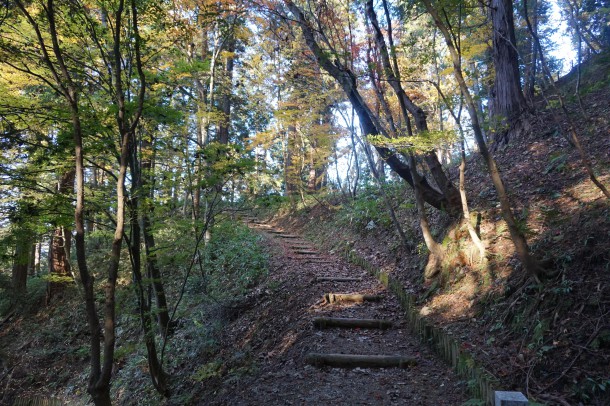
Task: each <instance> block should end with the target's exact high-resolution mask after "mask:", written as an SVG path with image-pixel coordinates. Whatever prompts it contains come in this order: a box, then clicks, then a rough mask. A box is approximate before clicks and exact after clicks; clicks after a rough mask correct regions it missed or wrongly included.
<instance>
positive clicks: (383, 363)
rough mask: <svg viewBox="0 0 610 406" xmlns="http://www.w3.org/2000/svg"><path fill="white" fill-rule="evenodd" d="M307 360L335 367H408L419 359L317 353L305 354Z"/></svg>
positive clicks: (415, 363)
mask: <svg viewBox="0 0 610 406" xmlns="http://www.w3.org/2000/svg"><path fill="white" fill-rule="evenodd" d="M305 362H307V363H308V364H310V365H314V366H324V365H326V366H329V367H333V368H408V367H411V366H415V365H417V360H415V359H413V358H408V357H401V356H396V355H353V354H316V353H310V354H307V355H306V356H305Z"/></svg>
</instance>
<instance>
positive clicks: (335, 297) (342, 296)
mask: <svg viewBox="0 0 610 406" xmlns="http://www.w3.org/2000/svg"><path fill="white" fill-rule="evenodd" d="M324 299H325V300H326V302H327V303H337V302H355V303H362V302H378V301H380V300H381V299H382V297H381V296H378V295H361V294H359V293H327V294H325V295H324Z"/></svg>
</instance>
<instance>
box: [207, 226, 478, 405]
mask: <svg viewBox="0 0 610 406" xmlns="http://www.w3.org/2000/svg"><path fill="white" fill-rule="evenodd" d="M248 225H249V226H250V227H252V228H254V229H256V230H257V231H258V232H260V233H261V234H262V235H264V236H265V243H266V244H267V246H268V249H269V251H270V252H271V258H270V265H271V272H270V275H269V279H268V281H267V283H266V286H267V289H265V290H262V291H259V292H258V293H257V294H255V296H253V298H252V300H250V301H249V304H248V305H247V306H245V307H246V308H244V309H243V311H241V312H240V314H238V315H237V316H236V318H235V319H234V321H233V322H232V323H231V325H230V326H229V327H228V331H226V333H225V337H224V339H223V346H224V348H225V350H224V351H225V352H226V356H225V358H228V357H229V355H230V354H231V353H233V357H235V354H238V355H237V356H243V357H246V358H251V360H250V364H251V365H255V366H254V367H252V368H251V369H250V370H249V372H248V373H247V374H244V375H243V376H242V377H240V378H239V379H237V380H235V379H234V380H231V381H227V380H223V381H222V382H221V383H220V387H215V388H214V394H213V395H211V396H210V397H209V398H208V399H206V403H211V404H223V405H224V404H227V405H229V404H230V405H262V404H273V405H279V404H282V405H284V404H286V405H291V404H294V405H314V404H316V405H317V404H324V403H327V402H335V403H340V404H354V405H365V404H369V405H370V404H376V405H377V404H379V405H381V404H383V405H391V404H401V405H460V404H462V403H463V402H465V401H466V400H467V399H468V396H467V394H465V384H464V382H461V381H460V380H459V378H458V377H456V376H455V375H454V374H453V372H452V371H451V368H450V367H449V366H448V365H446V364H444V363H443V362H442V361H440V360H439V359H437V358H436V357H435V356H434V354H433V353H432V352H431V350H430V349H428V348H427V347H426V346H425V345H423V344H421V343H420V341H419V339H418V338H417V337H414V336H412V335H411V333H410V332H409V331H408V329H407V326H406V323H405V321H404V320H403V319H402V312H401V309H400V306H399V304H398V301H397V300H396V299H395V298H394V297H393V296H392V295H391V293H390V292H388V291H386V289H385V287H383V286H382V285H381V284H379V283H378V282H377V281H376V280H374V279H373V278H372V277H371V276H369V275H368V274H367V273H366V272H365V271H363V270H361V269H358V268H357V267H355V266H353V265H351V264H348V263H346V262H345V261H343V260H342V259H339V258H337V257H335V256H333V255H330V254H322V253H320V252H317V251H316V250H315V248H314V247H313V246H312V244H311V243H309V242H307V241H305V240H303V239H301V238H300V237H299V236H296V235H294V234H291V233H289V232H287V231H284V230H280V229H276V228H274V227H272V226H270V225H266V224H261V223H258V222H256V221H255V220H250V221H249V222H248ZM336 278H340V279H339V280H337V279H336ZM345 293H348V294H363V295H372V296H375V298H374V299H377V300H373V301H363V302H349V301H336V302H334V303H329V301H328V299H329V297H327V298H325V295H328V294H345ZM330 299H331V301H332V296H331V297H330ZM317 318H324V319H323V320H317V321H316V324H317V327H316V326H315V325H314V319H317ZM329 318H340V320H339V321H338V323H340V324H341V323H348V324H349V323H353V322H354V320H355V319H357V320H360V319H368V321H367V320H365V321H364V323H365V324H366V323H369V324H370V323H373V324H376V325H375V326H373V327H376V328H350V327H347V328H337V327H330V326H328V323H331V324H332V323H333V322H335V321H333V320H331V321H329V320H327V319H329ZM345 319H349V320H347V321H346V320H345ZM342 320H343V321H342ZM371 320H374V321H371ZM356 322H357V323H358V322H359V321H356ZM378 327H381V328H378ZM240 354H243V355H240ZM246 354H247V355H246ZM316 354H317V355H316ZM328 354H335V356H333V357H331V359H330V362H335V361H337V360H336V358H339V360H338V362H339V363H340V365H342V366H344V367H342V368H333V367H330V366H326V365H321V364H324V363H325V360H324V356H326V355H328ZM337 355H338V356H337ZM345 355H357V357H347V358H348V360H347V361H346V360H345V359H344V358H345ZM362 355H367V356H391V358H389V361H390V362H394V363H395V365H394V367H389V368H368V367H366V365H369V364H362V365H360V364H359V363H360V362H361V361H362V359H361V358H362V357H359V356H362ZM321 357H322V359H321ZM397 357H399V358H398V361H397ZM354 358H355V359H354ZM326 361H328V360H326ZM365 361H366V362H378V361H379V359H378V358H375V357H373V358H367V359H366V360H365ZM381 361H383V362H385V361H388V359H387V358H383V359H382V360H381ZM345 362H347V363H348V364H345ZM353 362H356V364H353ZM396 362H398V363H397V364H396ZM202 400H203V399H202Z"/></svg>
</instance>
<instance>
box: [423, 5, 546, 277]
mask: <svg viewBox="0 0 610 406" xmlns="http://www.w3.org/2000/svg"><path fill="white" fill-rule="evenodd" d="M423 3H424V5H425V6H426V9H427V11H428V13H429V14H430V15H431V16H432V18H433V19H434V22H435V24H436V26H437V27H438V28H439V30H440V31H441V33H442V34H443V36H444V38H445V42H446V43H447V47H448V49H449V52H450V54H451V59H452V61H453V72H454V75H455V78H456V80H457V82H458V84H459V86H460V90H461V91H462V95H463V96H464V98H465V100H466V106H467V108H468V114H469V115H470V120H471V123H472V129H473V132H474V137H475V141H476V143H477V146H478V147H479V152H480V153H481V156H482V157H483V159H484V161H485V164H486V165H487V170H488V172H489V174H490V176H491V180H492V183H493V185H494V187H495V189H496V193H497V194H498V198H499V200H500V208H501V212H502V217H503V218H504V221H505V222H506V225H507V226H508V230H509V233H510V236H511V240H512V242H513V244H514V246H515V250H516V252H517V255H518V256H519V259H520V260H521V263H522V264H523V268H524V269H525V270H526V272H528V273H529V274H530V275H533V276H535V277H538V276H539V274H540V272H541V271H542V269H541V267H540V264H539V263H538V261H536V260H535V258H534V257H532V256H531V254H530V249H529V247H528V245H527V240H526V238H525V236H524V235H523V232H522V231H521V230H520V228H519V227H518V225H517V222H516V220H515V218H514V216H513V213H512V209H511V205H510V201H509V199H508V194H507V193H506V189H505V188H504V182H503V181H502V178H501V176H500V172H499V170H498V167H497V165H496V161H495V160H494V159H493V157H492V156H491V153H490V152H489V150H488V149H487V144H486V143H485V140H484V138H483V132H482V131H481V125H480V123H479V117H478V115H477V112H476V105H475V102H474V99H473V98H472V95H471V94H470V89H468V86H467V85H466V81H465V80H464V75H463V74H462V64H461V57H460V54H459V51H458V50H457V49H456V46H455V44H454V43H453V40H452V37H451V33H450V32H449V29H448V28H447V26H446V25H445V24H443V22H442V20H441V18H440V16H439V14H438V12H437V10H436V9H435V8H434V7H433V6H432V3H431V2H430V0H423ZM467 221H470V219H467Z"/></svg>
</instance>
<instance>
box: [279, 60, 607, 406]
mask: <svg viewBox="0 0 610 406" xmlns="http://www.w3.org/2000/svg"><path fill="white" fill-rule="evenodd" d="M608 72H610V56H609V55H602V56H599V57H598V58H596V59H594V60H593V61H591V62H589V63H588V64H587V65H586V66H584V67H583V76H582V80H581V83H580V93H581V102H582V106H583V109H584V110H583V109H581V108H580V107H579V103H578V100H577V98H576V97H575V96H574V94H575V93H574V92H575V87H574V86H575V83H576V78H575V77H574V75H575V73H572V74H571V75H569V76H567V77H566V78H563V79H562V80H561V81H560V83H561V84H562V89H563V91H564V93H565V96H566V99H567V100H568V101H569V102H570V105H569V110H570V114H571V115H572V118H573V120H574V121H575V122H576V124H577V132H578V133H579V134H580V137H581V142H582V144H583V146H584V148H585V150H586V151H587V152H588V154H590V155H589V158H590V159H591V162H592V165H593V167H594V170H595V171H596V173H597V176H598V178H599V179H600V180H601V181H602V182H603V183H604V184H605V185H606V186H608V185H610V105H609V104H608V100H610V86H609V85H610V75H609V73H608ZM547 97H549V99H550V103H551V106H556V105H557V102H556V101H555V100H553V98H552V97H551V96H550V95H548V94H547ZM536 108H537V111H536V113H535V114H532V115H531V116H529V117H528V123H529V126H528V127H527V128H528V129H527V131H521V132H520V133H519V134H513V135H512V138H511V139H510V142H509V143H508V145H505V146H502V147H500V148H497V149H496V151H495V157H496V159H497V162H498V165H499V167H500V169H501V171H502V175H503V177H504V179H505V182H506V184H507V186H508V189H509V191H510V193H511V200H512V203H513V208H514V213H515V214H516V216H517V218H518V219H519V221H520V222H521V224H522V227H523V229H524V231H525V232H526V234H527V236H528V240H529V244H530V246H531V247H532V249H533V252H534V253H535V255H536V256H537V257H538V258H539V259H541V260H543V261H544V263H545V265H546V266H547V268H548V269H549V270H550V271H551V276H549V277H548V278H547V279H545V280H543V281H542V283H538V282H537V281H535V280H534V279H532V278H530V277H528V275H526V274H524V272H523V271H522V269H521V267H520V265H519V261H518V260H517V258H516V256H515V254H514V249H513V247H512V244H511V242H510V240H509V238H508V232H507V229H506V227H505V225H504V223H503V221H502V220H501V216H500V212H499V207H498V203H497V199H496V196H495V191H494V189H493V186H492V184H491V181H490V179H489V176H488V175H487V174H486V173H485V170H484V165H483V162H482V161H481V159H480V158H479V157H478V156H477V154H473V155H472V156H471V158H470V159H469V162H468V166H467V170H466V182H467V185H466V188H467V192H468V196H469V199H470V204H471V209H472V212H473V223H474V222H476V223H477V226H478V227H479V228H480V234H481V236H482V238H483V240H484V242H485V244H486V245H487V247H488V252H489V258H490V261H489V264H487V265H486V266H481V265H479V264H478V263H477V262H476V260H474V259H473V258H476V256H474V257H473V255H472V250H471V247H470V246H471V244H470V242H469V237H468V233H467V231H466V230H465V228H464V227H461V228H450V227H449V225H450V223H451V222H450V221H449V219H447V218H446V217H444V216H443V215H439V214H438V213H434V214H432V220H433V223H434V231H435V232H436V234H437V236H438V239H439V240H443V245H444V246H445V247H446V248H447V251H448V253H449V254H448V255H449V257H450V258H449V261H448V262H449V266H447V267H446V268H445V269H444V271H443V272H442V273H441V274H440V275H439V276H437V277H436V278H435V279H433V280H429V281H424V280H423V275H422V274H423V271H422V270H423V267H424V265H425V258H426V256H425V250H423V251H422V250H421V248H420V249H415V250H409V249H404V248H403V247H402V246H401V245H400V242H399V240H398V238H397V235H396V233H395V231H394V229H393V228H392V225H391V223H390V222H389V221H388V219H387V216H386V215H384V213H383V212H384V208H383V206H382V205H381V204H377V205H376V203H375V202H376V201H379V200H380V196H379V194H378V193H377V192H376V191H375V190H374V188H373V189H372V190H367V191H364V192H363V193H362V194H361V197H360V198H359V199H358V200H357V201H356V202H353V201H349V200H341V199H337V198H334V199H331V200H329V201H328V202H327V203H326V204H323V205H317V206H315V207H313V208H309V209H305V210H303V211H302V212H300V213H299V214H289V215H287V216H285V217H283V219H282V221H283V224H286V225H288V224H290V225H291V226H293V227H298V228H300V229H302V230H303V231H304V232H305V233H307V234H308V235H309V236H310V238H311V239H312V240H314V241H317V242H319V244H320V246H322V247H325V248H326V249H329V250H332V249H338V248H343V247H345V246H349V247H353V248H354V249H356V250H357V251H358V252H360V254H361V255H362V256H364V257H366V258H367V259H368V260H369V261H370V262H371V263H373V264H375V265H376V266H377V267H379V268H381V269H383V270H385V271H387V272H389V273H391V274H392V275H393V276H394V277H396V278H398V279H400V280H401V281H402V283H403V285H404V287H405V288H406V289H407V290H408V291H410V292H411V293H413V294H414V295H417V297H418V298H419V300H418V305H419V307H420V313H421V314H422V315H425V316H427V317H428V318H429V319H430V320H432V321H433V322H434V323H435V324H436V325H438V326H440V327H442V328H443V329H445V330H446V331H448V332H450V333H451V334H453V336H455V337H457V338H459V339H460V341H461V342H462V343H463V346H464V347H466V348H468V349H469V350H470V351H471V352H472V353H474V354H476V356H477V359H478V361H479V362H480V363H482V364H483V365H485V366H486V368H487V369H488V370H489V371H491V372H492V373H493V374H494V376H496V377H497V378H499V379H500V380H502V381H503V382H507V383H508V384H509V385H510V386H511V387H512V388H514V389H516V390H520V391H523V392H524V393H528V395H529V396H530V397H531V398H532V399H536V400H538V401H540V402H548V404H581V403H582V404H586V405H607V404H610V401H608V399H610V368H608V365H610V364H609V361H610V301H609V300H608V297H610V231H609V230H610V205H609V202H608V200H607V199H606V198H605V197H604V196H603V194H602V193H601V191H600V190H599V189H598V188H597V187H596V186H595V185H594V184H593V183H592V182H591V181H590V180H589V178H588V176H587V173H586V171H585V170H584V167H583V165H582V161H581V159H580V156H579V154H578V153H577V151H576V150H575V149H574V148H572V147H571V146H570V144H569V141H568V134H567V122H566V120H565V117H564V116H562V114H561V112H560V110H559V109H557V108H552V109H549V108H548V107H547V106H546V103H545V101H544V100H543V99H541V100H539V102H538V104H537V106H536ZM450 173H451V175H452V178H453V179H454V180H456V181H457V168H451V169H450ZM388 191H389V193H390V195H391V196H392V198H393V203H394V206H395V207H396V209H397V211H398V213H399V216H400V218H401V223H402V224H403V225H405V228H406V232H407V234H408V235H409V236H410V238H411V239H412V246H415V247H422V239H421V237H420V232H419V231H418V227H417V220H416V213H415V210H414V209H413V204H412V196H411V192H410V191H408V190H405V189H404V188H403V187H401V186H400V185H399V186H391V187H390V188H389V189H388ZM367 201H368V203H365V202H367ZM362 208H366V210H362ZM477 217H478V219H477ZM338 240H340V241H338Z"/></svg>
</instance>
